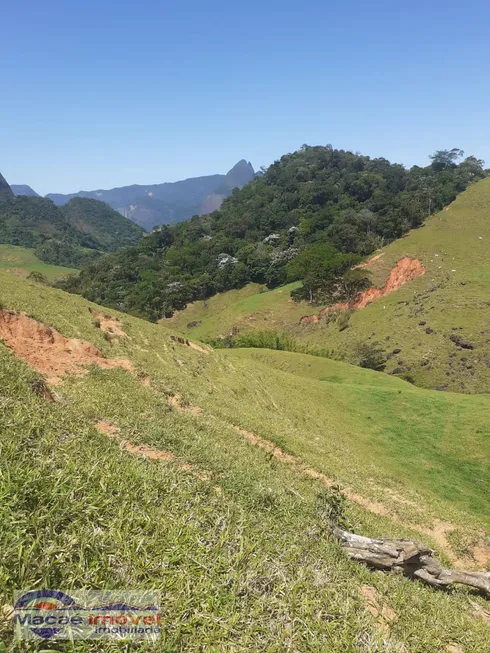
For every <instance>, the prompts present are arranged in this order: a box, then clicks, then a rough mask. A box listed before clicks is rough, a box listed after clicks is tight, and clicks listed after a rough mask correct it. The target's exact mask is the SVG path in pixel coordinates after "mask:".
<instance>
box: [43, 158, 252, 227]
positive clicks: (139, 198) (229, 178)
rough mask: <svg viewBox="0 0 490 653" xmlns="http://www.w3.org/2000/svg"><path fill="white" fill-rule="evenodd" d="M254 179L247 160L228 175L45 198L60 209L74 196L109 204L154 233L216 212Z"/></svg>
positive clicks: (50, 195) (239, 163)
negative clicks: (165, 226)
mask: <svg viewBox="0 0 490 653" xmlns="http://www.w3.org/2000/svg"><path fill="white" fill-rule="evenodd" d="M254 176H255V172H254V169H253V167H252V165H251V164H250V163H247V162H246V161H245V160H242V161H239V162H238V163H237V164H236V165H235V166H234V167H233V168H232V169H231V170H230V171H229V172H228V173H227V174H226V175H208V176H205V177H192V178H190V179H184V180H182V181H176V182H173V183H168V182H167V183H163V184H151V185H148V186H142V185H136V184H135V185H132V186H122V187H120V188H112V189H110V190H103V189H99V190H94V191H80V192H79V193H73V194H71V195H61V194H56V193H50V194H49V195H46V197H48V198H49V199H51V200H52V201H53V202H54V203H55V204H57V205H58V206H62V205H63V204H66V202H68V201H69V200H71V199H73V198H75V197H84V198H91V199H96V200H102V201H103V202H106V203H107V204H109V206H111V207H112V208H113V209H115V210H116V211H119V213H121V214H122V215H123V216H125V217H126V218H129V219H130V220H132V221H133V222H136V223H137V224H139V225H141V226H142V227H143V228H145V229H148V230H151V229H152V228H153V227H155V226H157V225H161V224H173V223H176V222H182V221H183V220H187V219H188V218H191V217H192V216H193V215H201V214H203V213H207V212H209V211H213V210H215V209H216V208H219V207H220V206H221V202H222V201H223V199H224V198H225V197H228V195H230V194H231V192H232V190H233V189H234V188H242V187H243V186H245V185H246V184H248V182H249V181H252V179H253V178H254Z"/></svg>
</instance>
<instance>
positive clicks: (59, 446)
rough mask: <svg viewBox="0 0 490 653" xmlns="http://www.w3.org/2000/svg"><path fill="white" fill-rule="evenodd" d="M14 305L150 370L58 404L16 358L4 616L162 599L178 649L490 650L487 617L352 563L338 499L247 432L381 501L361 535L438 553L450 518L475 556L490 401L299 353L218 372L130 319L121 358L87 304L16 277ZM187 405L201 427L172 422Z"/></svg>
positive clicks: (7, 429) (240, 358)
mask: <svg viewBox="0 0 490 653" xmlns="http://www.w3.org/2000/svg"><path fill="white" fill-rule="evenodd" d="M0 289H1V290H0V301H1V302H2V304H3V306H4V307H6V308H9V309H15V310H18V311H25V312H27V313H29V314H30V315H31V316H33V317H35V318H36V319H38V320H40V321H43V322H45V323H47V324H49V325H50V326H52V327H54V328H56V329H57V330H58V331H60V332H61V333H63V334H64V335H65V336H67V337H77V338H83V339H85V340H88V341H90V342H92V343H93V344H94V345H96V346H97V347H99V348H100V349H101V350H102V351H103V352H104V353H105V354H106V355H107V356H109V357H111V358H112V357H113V358H126V359H128V360H130V361H131V362H132V363H133V365H134V368H135V374H134V375H131V374H129V373H128V372H125V371H124V370H122V369H112V370H100V369H99V368H97V367H92V368H90V369H89V371H88V373H87V374H86V375H84V376H71V377H68V378H66V379H65V380H64V381H63V383H62V384H61V385H59V386H56V387H55V388H54V392H55V399H56V401H55V402H54V403H47V402H46V401H45V400H44V399H43V398H42V397H40V396H38V395H37V394H36V393H35V392H34V391H33V388H34V387H35V386H33V384H32V380H34V379H36V378H38V377H39V374H37V373H36V372H34V371H33V370H31V369H30V368H29V367H28V366H27V364H26V363H25V362H23V361H22V360H19V359H17V358H15V357H14V356H13V355H12V353H11V352H10V351H9V350H8V349H7V348H6V347H4V346H2V345H0V424H1V425H2V427H1V433H0V495H1V497H2V501H1V502H0V523H1V524H2V528H1V529H0V553H1V556H0V603H1V604H9V603H11V601H12V591H13V590H14V589H16V588H32V587H57V588H61V589H66V590H69V589H70V588H74V587H86V588H102V587H106V588H124V587H134V588H157V589H161V590H162V592H163V629H164V637H163V639H162V642H161V643H160V645H159V650H162V651H202V650H211V651H272V652H276V651H277V652H282V651H286V650H295V651H322V652H323V651H329V652H331V651H332V652H339V653H340V652H342V653H344V652H351V651H352V652H354V651H400V650H401V649H400V646H401V645H402V644H403V645H404V646H405V649H406V650H407V651H410V652H416V653H417V652H420V653H425V652H426V651H435V652H441V653H442V652H443V651H445V650H446V649H447V646H448V645H449V644H450V643H457V644H459V645H461V646H463V647H464V650H465V651H470V652H471V651H475V653H476V652H477V651H478V652H482V651H483V652H484V651H488V650H490V647H489V645H488V627H487V626H486V624H484V623H483V622H482V621H480V620H479V619H477V618H475V617H473V616H472V610H471V604H470V600H472V601H475V600H476V601H479V602H481V604H482V605H484V601H483V600H482V599H479V598H475V597H474V596H473V595H472V594H470V593H467V592H465V591H463V590H457V591H455V592H453V593H452V594H444V593H442V592H436V591H433V590H430V589H428V588H426V587H424V586H422V585H420V584H418V583H415V582H412V581H409V580H407V579H404V578H400V577H398V576H385V575H382V574H372V573H371V572H369V571H368V570H367V569H365V568H363V567H362V566H360V565H358V564H357V563H355V562H350V561H348V560H347V559H346V557H345V556H344V554H343V553H342V552H341V550H340V549H339V548H338V546H337V545H336V544H335V543H334V542H333V541H332V540H331V539H330V538H329V537H328V533H327V532H326V529H325V523H324V521H323V519H322V515H321V512H320V511H319V505H320V504H319V495H321V493H322V491H323V489H322V486H321V484H320V482H319V481H316V480H313V479H311V478H309V477H307V476H304V475H303V474H301V471H300V468H294V467H291V466H288V465H286V464H284V463H281V462H280V461H278V460H277V459H275V458H273V457H271V456H270V455H269V454H268V453H267V452H265V451H263V450H261V449H259V448H257V447H254V446H252V445H250V444H249V443H248V442H247V441H246V440H245V439H244V438H243V437H241V436H240V435H239V434H238V433H237V432H236V430H235V429H234V428H233V425H234V424H235V425H238V426H240V427H241V428H244V429H249V430H250V431H253V432H254V433H256V434H257V435H260V436H262V437H264V438H268V439H270V440H272V441H274V442H276V443H277V444H279V445H280V446H281V447H283V448H284V450H285V451H288V452H290V453H293V454H294V455H296V456H297V458H298V459H299V461H301V462H302V463H304V464H305V465H309V466H312V467H314V468H315V469H317V470H318V471H323V472H324V473H326V474H328V475H329V476H331V477H332V478H333V479H335V480H336V481H338V482H339V483H340V484H342V485H348V486H349V487H350V488H351V489H352V490H353V491H356V492H359V493H362V494H363V496H365V497H366V498H368V499H370V500H373V501H376V500H378V501H379V500H380V499H381V500H383V502H384V504H385V505H386V507H387V508H388V509H389V511H390V516H379V515H377V514H373V513H372V512H370V511H368V510H365V509H363V508H361V507H360V506H359V505H357V504H356V503H351V502H348V503H347V505H346V515H345V518H346V520H347V522H348V523H349V525H350V526H351V527H352V528H353V529H354V530H356V531H357V532H359V533H363V534H367V535H380V534H384V535H388V536H398V537H401V536H411V537H417V538H418V539H423V540H425V541H427V542H428V543H431V538H430V536H428V535H424V536H423V537H422V536H421V534H420V531H419V530H418V529H420V528H424V529H427V528H429V527H430V526H431V524H432V523H433V522H434V520H435V519H437V518H441V519H444V520H451V522H452V523H453V524H454V528H455V534H454V538H453V539H454V541H455V542H460V541H465V538H467V536H469V535H472V534H474V533H476V532H477V531H480V530H484V529H488V527H489V510H488V507H489V506H488V497H489V496H490V492H489V490H490V479H489V477H488V463H489V457H490V456H489V447H488V410H489V408H490V397H485V396H479V397H470V396H462V395H455V394H451V393H446V394H441V393H435V392H430V391H424V390H421V389H418V388H414V387H413V386H411V385H409V384H407V383H404V382H402V381H401V380H399V379H396V378H392V377H389V376H387V375H383V374H377V373H374V372H371V371H369V370H361V369H359V368H355V367H351V366H349V365H346V364H343V363H339V362H335V361H330V360H326V359H319V358H315V357H311V356H306V355H299V354H292V353H289V352H282V351H274V352H272V351H267V350H257V349H255V350H220V351H210V353H209V354H206V353H203V352H200V351H196V350H194V349H191V348H189V347H186V346H185V345H182V344H179V343H178V342H175V341H173V340H172V339H171V335H172V332H171V331H168V330H167V329H164V328H162V327H161V326H159V325H154V324H150V323H147V322H144V321H141V320H138V319H137V318H133V317H131V316H128V315H123V314H119V315H118V314H117V313H116V312H114V311H111V313H112V314H114V315H116V316H117V315H118V316H119V318H120V320H121V327H122V328H123V330H124V331H125V332H126V334H127V337H125V338H124V337H121V338H114V337H113V338H110V339H109V340H107V339H106V338H105V337H104V334H103V333H102V332H101V330H100V329H98V328H96V327H95V325H94V321H93V316H92V315H91V313H90V312H89V310H88V308H89V307H90V306H94V305H91V304H90V303H89V302H87V301H86V300H84V299H82V298H80V297H78V296H74V295H67V294H65V293H63V292H62V291H59V290H56V289H53V288H49V287H48V288H43V289H42V293H40V292H39V286H38V285H36V284H33V283H30V282H26V281H24V280H22V279H19V278H17V277H15V276H14V275H11V274H7V273H6V272H2V271H0ZM101 310H102V311H103V312H104V313H107V312H108V311H107V309H101ZM138 374H139V375H145V376H147V377H148V378H149V380H150V384H151V385H150V386H149V387H147V386H145V385H143V384H141V383H140V382H139V380H138ZM175 393H177V394H179V395H180V396H181V401H182V402H183V404H184V405H189V406H199V407H200V408H201V413H200V414H195V413H190V412H183V411H177V410H175V409H174V408H172V405H171V403H170V402H169V396H170V395H171V394H175ZM100 419H104V420H108V421H110V422H112V423H113V424H114V425H116V426H117V427H118V428H119V429H120V430H121V436H122V437H124V438H125V439H127V440H129V441H130V442H132V443H134V444H146V445H149V446H152V447H155V448H160V449H163V450H166V451H170V452H172V453H173V454H174V455H175V456H176V457H177V459H178V460H180V461H182V462H185V463H187V464H190V465H191V466H192V467H193V469H191V470H190V471H183V470H181V469H179V468H178V467H177V466H176V465H174V464H172V463H170V462H155V461H149V460H145V459H142V458H137V457H134V456H132V455H131V454H129V453H128V452H127V451H126V450H124V449H123V448H121V447H120V446H119V445H118V444H117V442H115V441H114V440H111V439H108V438H107V437H106V436H104V435H102V434H101V433H99V432H98V431H97V430H96V428H95V423H96V421H97V420H100ZM193 471H195V472H198V473H199V476H197V475H196V474H195V473H193ZM216 488H219V491H217V490H216ZM400 498H402V499H403V500H409V501H414V502H415V503H416V504H417V505H416V506H412V505H408V504H406V503H402V502H401V501H400ZM433 544H435V542H433ZM447 553H450V551H447ZM364 584H368V585H372V586H374V587H375V588H376V590H377V592H378V594H379V596H380V600H381V601H382V602H386V603H387V604H388V605H389V606H390V607H391V608H392V609H393V610H394V611H395V612H396V614H397V615H398V617H397V619H396V621H395V622H393V623H392V625H391V626H390V634H389V635H386V634H384V633H383V632H382V631H381V630H380V628H379V624H377V622H376V620H375V619H374V618H373V617H372V616H371V614H370V613H369V610H368V608H367V605H366V603H365V602H364V601H363V599H362V597H361V595H360V587H361V586H362V585H364ZM10 636H11V624H10V623H9V622H6V621H4V622H3V623H2V622H0V637H3V639H4V640H5V641H6V642H7V643H9V642H10ZM56 648H57V649H58V650H72V648H71V647H68V646H65V645H62V644H57V646H56ZM117 648H118V647H117V646H116V645H115V644H113V645H108V644H104V645H101V644H97V642H92V643H89V642H87V643H80V644H78V645H76V646H75V649H76V650H80V651H99V650H104V651H107V650H116V649H117ZM23 650H34V648H33V647H31V649H29V647H27V646H26V647H23ZM138 650H144V649H143V648H138ZM152 650H153V649H152Z"/></svg>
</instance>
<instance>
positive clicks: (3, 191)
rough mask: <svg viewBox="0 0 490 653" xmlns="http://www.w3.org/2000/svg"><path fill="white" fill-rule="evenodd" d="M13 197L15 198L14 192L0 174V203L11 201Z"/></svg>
mask: <svg viewBox="0 0 490 653" xmlns="http://www.w3.org/2000/svg"><path fill="white" fill-rule="evenodd" d="M12 197H14V192H13V191H12V189H11V188H10V186H9V185H8V183H7V180H6V179H5V177H4V176H3V175H2V174H1V173H0V202H2V201H3V202H4V201H6V200H9V199H11V198H12Z"/></svg>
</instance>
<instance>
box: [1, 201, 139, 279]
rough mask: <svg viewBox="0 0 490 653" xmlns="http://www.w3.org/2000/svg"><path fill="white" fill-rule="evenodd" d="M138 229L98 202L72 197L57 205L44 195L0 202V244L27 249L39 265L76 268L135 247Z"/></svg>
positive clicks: (137, 239)
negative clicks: (34, 252)
mask: <svg viewBox="0 0 490 653" xmlns="http://www.w3.org/2000/svg"><path fill="white" fill-rule="evenodd" d="M142 234H143V230H142V229H141V228H140V227H138V226H137V225H135V224H133V223H132V222H131V221H130V220H128V219H127V218H124V217H123V216H122V215H120V214H119V213H117V211H114V210H113V209H111V208H110V206H108V205H107V204H104V203H103V202H98V201H97V200H92V199H80V198H77V199H74V200H72V201H71V202H68V204H66V205H65V206H63V207H61V208H60V207H57V206H55V205H54V204H53V202H52V201H51V200H49V199H46V198H44V197H33V196H22V195H19V196H17V197H11V198H7V199H6V201H3V202H2V203H1V204H0V243H3V244H8V245H19V246H22V247H32V248H34V249H35V251H36V255H37V257H38V258H39V259H40V260H41V261H44V262H45V263H50V264H52V265H64V266H68V267H81V266H82V265H85V264H87V263H89V262H90V261H94V260H95V259H96V258H98V257H99V256H100V255H101V252H107V251H116V250H118V249H121V248H122V247H125V246H128V245H134V244H136V243H137V242H138V241H139V240H140V239H141V236H142Z"/></svg>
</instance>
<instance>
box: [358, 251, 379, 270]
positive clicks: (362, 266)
mask: <svg viewBox="0 0 490 653" xmlns="http://www.w3.org/2000/svg"><path fill="white" fill-rule="evenodd" d="M382 256H384V252H383V253H381V254H376V256H373V257H372V258H370V259H369V261H366V262H365V263H359V265H355V266H354V268H353V269H354V270H369V268H370V267H371V265H372V264H373V263H376V261H378V260H379V259H380V258H381V257H382Z"/></svg>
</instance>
